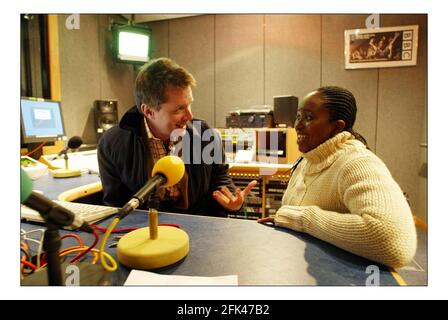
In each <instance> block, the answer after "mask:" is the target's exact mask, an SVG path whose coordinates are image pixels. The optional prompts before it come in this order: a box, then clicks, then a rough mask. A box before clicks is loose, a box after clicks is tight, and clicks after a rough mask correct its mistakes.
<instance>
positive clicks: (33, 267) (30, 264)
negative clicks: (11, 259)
mask: <svg viewBox="0 0 448 320" xmlns="http://www.w3.org/2000/svg"><path fill="white" fill-rule="evenodd" d="M20 263H22V264H24V265H26V266H27V267H28V268H31V269H33V270H36V269H37V267H36V266H35V265H34V264H32V263H31V262H28V261H26V260H20Z"/></svg>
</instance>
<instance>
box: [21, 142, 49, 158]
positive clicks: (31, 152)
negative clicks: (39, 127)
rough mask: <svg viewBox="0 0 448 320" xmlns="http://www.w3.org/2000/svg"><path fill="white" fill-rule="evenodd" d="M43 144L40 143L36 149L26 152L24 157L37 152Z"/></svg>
mask: <svg viewBox="0 0 448 320" xmlns="http://www.w3.org/2000/svg"><path fill="white" fill-rule="evenodd" d="M44 144H45V142H42V143H41V144H40V145H38V146H37V148H36V149H34V150H33V151H30V152H28V153H27V154H26V155H25V156H29V155H30V154H33V153H34V152H36V151H37V150H39V149H40V148H42V147H43V146H44Z"/></svg>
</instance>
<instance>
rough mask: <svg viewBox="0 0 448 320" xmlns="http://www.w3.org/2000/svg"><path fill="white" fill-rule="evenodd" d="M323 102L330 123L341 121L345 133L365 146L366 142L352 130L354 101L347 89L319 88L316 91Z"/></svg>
mask: <svg viewBox="0 0 448 320" xmlns="http://www.w3.org/2000/svg"><path fill="white" fill-rule="evenodd" d="M316 91H317V92H319V93H320V95H321V96H322V98H323V100H324V105H323V106H324V107H325V108H327V109H328V110H329V112H330V121H337V120H343V121H344V122H345V128H344V130H345V131H348V132H350V133H351V134H352V135H353V136H354V137H355V138H356V139H358V140H359V141H361V142H362V143H364V144H365V145H366V146H367V141H366V139H364V137H363V136H362V135H360V134H359V133H358V132H356V131H355V130H353V125H354V124H355V120H356V112H357V107H356V99H355V97H354V96H353V94H352V93H351V92H350V91H348V90H347V89H344V88H341V87H335V86H329V87H321V88H319V89H317V90H316Z"/></svg>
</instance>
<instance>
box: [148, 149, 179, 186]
mask: <svg viewBox="0 0 448 320" xmlns="http://www.w3.org/2000/svg"><path fill="white" fill-rule="evenodd" d="M158 173H160V174H162V175H164V176H165V177H166V179H167V181H166V183H165V184H164V185H163V186H164V187H171V186H173V185H175V184H176V183H178V182H179V181H180V179H182V177H183V176H184V173H185V164H184V162H183V161H182V159H181V158H179V157H176V156H166V157H163V158H160V159H159V160H158V161H157V162H156V164H155V165H154V168H153V169H152V176H153V177H154V176H155V175H156V174H158Z"/></svg>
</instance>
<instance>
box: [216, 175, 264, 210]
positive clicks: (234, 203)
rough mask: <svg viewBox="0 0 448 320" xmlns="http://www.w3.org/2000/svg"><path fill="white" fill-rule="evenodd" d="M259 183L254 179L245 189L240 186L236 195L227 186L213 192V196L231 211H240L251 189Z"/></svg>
mask: <svg viewBox="0 0 448 320" xmlns="http://www.w3.org/2000/svg"><path fill="white" fill-rule="evenodd" d="M256 185H257V181H256V180H252V181H251V182H250V183H249V184H248V185H247V187H246V188H244V190H243V191H241V189H240V188H237V189H236V193H235V195H233V194H232V193H231V192H230V190H229V189H228V188H227V187H222V188H221V190H216V191H215V192H213V198H214V199H215V200H216V201H217V202H218V203H219V204H220V205H221V206H223V208H224V209H226V210H229V211H238V210H239V209H241V207H242V206H243V203H244V199H245V198H246V196H247V195H248V194H249V192H250V190H252V188H253V187H255V186H256Z"/></svg>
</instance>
